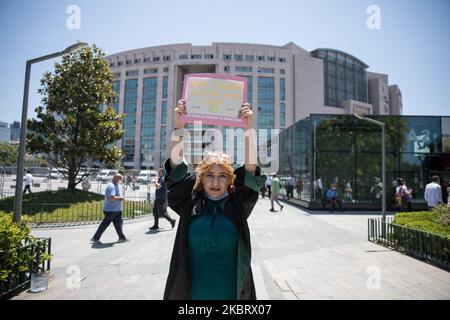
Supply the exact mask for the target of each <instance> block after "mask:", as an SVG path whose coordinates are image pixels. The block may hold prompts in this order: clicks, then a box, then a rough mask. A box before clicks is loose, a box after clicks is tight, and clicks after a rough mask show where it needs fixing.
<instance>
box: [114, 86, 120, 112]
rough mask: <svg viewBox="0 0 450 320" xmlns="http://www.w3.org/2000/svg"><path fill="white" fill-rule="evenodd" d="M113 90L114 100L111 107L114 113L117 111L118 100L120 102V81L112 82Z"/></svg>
mask: <svg viewBox="0 0 450 320" xmlns="http://www.w3.org/2000/svg"><path fill="white" fill-rule="evenodd" d="M113 91H114V93H115V94H116V100H115V102H114V103H113V104H112V107H113V109H114V111H115V112H116V113H119V102H120V81H114V82H113Z"/></svg>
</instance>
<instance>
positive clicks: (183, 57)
mask: <svg viewBox="0 0 450 320" xmlns="http://www.w3.org/2000/svg"><path fill="white" fill-rule="evenodd" d="M187 59H188V55H187V54H180V60H187Z"/></svg>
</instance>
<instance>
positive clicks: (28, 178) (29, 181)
mask: <svg viewBox="0 0 450 320" xmlns="http://www.w3.org/2000/svg"><path fill="white" fill-rule="evenodd" d="M23 181H24V182H25V188H24V189H23V194H25V193H26V192H27V190H28V192H29V193H31V186H32V185H33V176H32V175H31V171H30V170H28V171H27V174H26V175H25V178H23Z"/></svg>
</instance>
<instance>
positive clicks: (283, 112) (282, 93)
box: [280, 78, 286, 127]
mask: <svg viewBox="0 0 450 320" xmlns="http://www.w3.org/2000/svg"><path fill="white" fill-rule="evenodd" d="M285 100H286V80H285V79H284V78H280V127H285V126H286V104H285V102H284V101H285Z"/></svg>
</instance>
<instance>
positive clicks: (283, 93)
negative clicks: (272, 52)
mask: <svg viewBox="0 0 450 320" xmlns="http://www.w3.org/2000/svg"><path fill="white" fill-rule="evenodd" d="M280 100H281V101H284V100H286V81H285V80H284V78H280Z"/></svg>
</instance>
